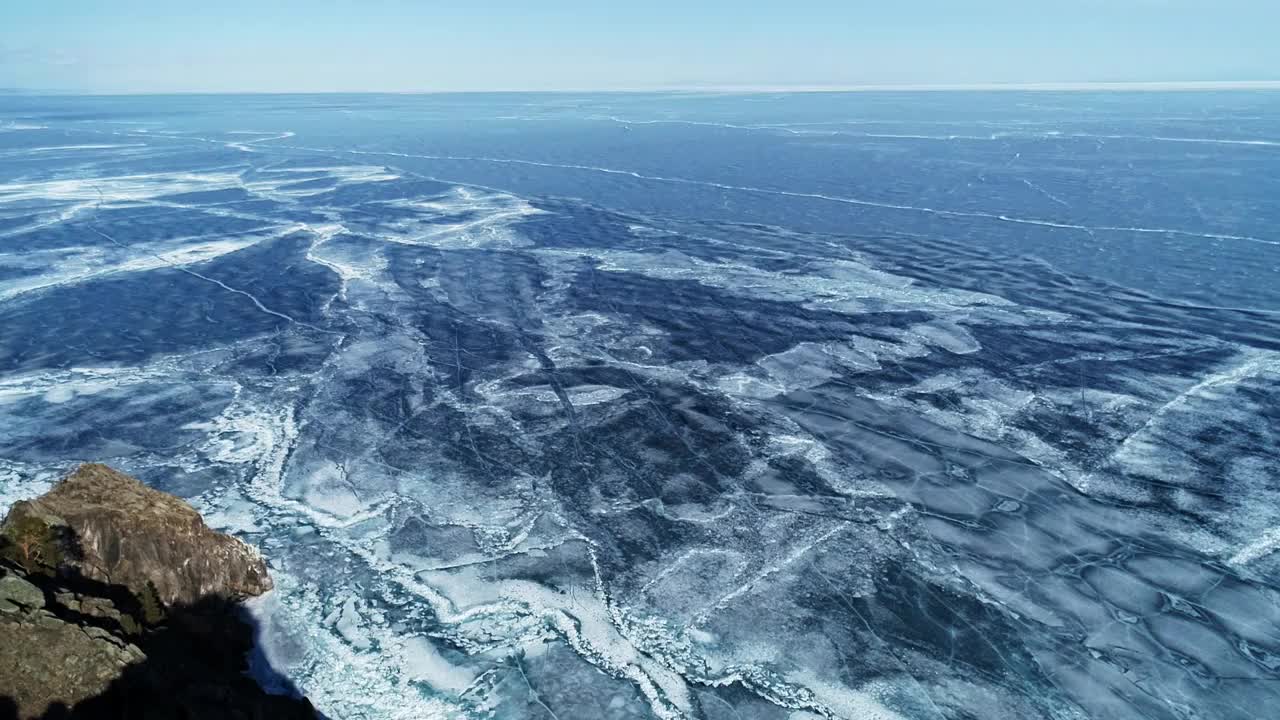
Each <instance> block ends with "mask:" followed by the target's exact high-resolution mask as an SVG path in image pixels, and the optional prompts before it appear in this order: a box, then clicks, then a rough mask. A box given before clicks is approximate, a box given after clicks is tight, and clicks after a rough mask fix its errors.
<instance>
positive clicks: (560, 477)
mask: <svg viewBox="0 0 1280 720" xmlns="http://www.w3.org/2000/svg"><path fill="white" fill-rule="evenodd" d="M949 95H950V94H949ZM1048 99H1049V98H1048V96H1022V95H1012V94H1011V95H1008V96H1007V97H1006V96H981V97H979V96H969V95H965V94H954V95H950V96H949V97H940V96H934V95H918V96H911V97H910V102H908V101H907V100H904V98H903V97H890V96H880V95H876V94H863V95H860V96H858V97H846V96H842V95H835V96H822V97H818V96H812V97H811V96H767V97H766V96H758V97H757V96H734V95H727V96H707V97H692V96H691V97H671V96H657V95H655V96H639V95H637V96H634V97H612V96H611V97H595V96H583V97H581V98H577V99H575V100H574V101H573V102H572V103H568V102H559V101H552V100H550V99H548V98H537V97H518V98H517V97H515V96H512V97H505V96H504V97H491V98H489V97H486V98H478V97H477V98H467V99H458V98H431V97H417V96H406V97H395V98H391V97H386V98H377V100H376V101H375V100H373V99H359V100H357V99H351V98H331V99H329V100H326V101H325V102H331V103H332V106H329V105H325V104H324V103H321V102H320V101H318V100H316V99H315V98H301V97H299V98H267V97H263V98H250V99H240V100H239V101H237V102H241V103H244V104H243V105H235V104H228V105H221V103H231V102H232V101H230V100H208V99H205V100H196V99H169V100H167V101H166V102H171V103H177V105H176V106H175V107H176V108H177V110H174V109H173V108H166V110H165V112H164V113H157V112H156V111H155V106H154V105H152V104H150V103H152V102H154V101H151V100H147V99H138V98H134V99H117V100H112V101H107V100H103V99H97V100H90V99H74V98H20V97H16V98H14V97H5V98H3V99H0V158H3V162H0V428H3V430H4V432H3V433H0V509H3V508H6V507H8V505H10V504H12V503H13V502H14V501H16V500H18V499H20V498H23V497H28V496H30V495H33V494H36V493H38V492H40V491H42V490H43V489H45V488H47V487H48V486H49V484H50V483H51V482H53V481H54V480H55V479H56V478H57V477H58V475H59V474H60V473H61V472H63V471H65V470H66V469H67V468H68V467H69V466H70V465H71V464H72V463H74V462H77V461H81V460H103V461H107V462H111V463H113V464H116V465H118V466H120V467H121V468H122V469H124V470H126V471H129V472H132V473H135V474H137V475H139V476H140V477H142V478H143V479H144V480H146V481H148V482H151V483H154V484H156V485H158V486H160V487H162V488H164V489H166V490H169V491H171V492H176V493H178V494H180V495H182V496H184V497H186V498H188V499H189V500H190V501H191V502H192V503H193V504H194V505H195V506H196V507H198V508H199V509H200V510H201V511H202V513H204V515H205V516H206V518H207V519H208V520H209V522H210V523H211V524H213V525H215V526H216V527H219V528H222V529H224V530H227V531H231V532H235V533H237V534H240V535H242V536H244V537H245V538H246V539H248V540H250V541H252V542H254V543H256V544H257V545H259V546H260V547H261V548H262V549H263V552H264V554H265V556H266V557H267V558H268V559H269V561H270V563H271V571H272V574H273V577H274V578H275V579H276V584H277V589H276V591H275V592H274V593H272V594H270V595H269V596H267V597H265V598H261V599H259V600H256V601H254V602H253V603H252V606H251V611H252V612H253V613H254V615H255V617H256V618H257V619H258V620H259V622H260V625H261V637H260V643H259V652H258V655H257V656H256V657H255V659H254V671H255V673H256V674H257V675H258V676H259V677H261V678H264V679H267V680H270V679H271V678H273V677H276V676H275V675H274V673H279V674H280V676H282V677H283V678H285V679H286V680H287V681H288V682H289V683H291V684H293V685H296V687H297V688H298V689H299V690H301V691H302V692H305V693H306V694H307V695H308V696H309V697H311V698H312V700H313V701H314V702H315V703H316V705H317V706H318V707H319V708H320V709H321V710H322V711H324V712H325V713H326V714H327V715H328V716H329V717H333V718H369V719H370V720H373V719H378V718H459V719H471V718H477V719H478V718H503V719H506V718H536V719H538V720H568V719H569V718H609V719H613V718H680V719H682V720H692V719H698V720H730V719H732V720H746V719H750V720H815V719H816V718H842V719H855V718H856V719H858V720H861V719H863V718H893V719H895V720H896V719H898V718H964V717H1010V718H1015V717H1016V718H1022V717H1028V718H1029V717H1044V718H1058V719H1061V720H1068V719H1070V720H1075V719H1077V718H1084V717H1096V718H1161V719H1164V718H1169V719H1171V720H1172V719H1177V720H1188V719H1191V718H1196V719H1200V718H1205V719H1209V718H1214V719H1216V718H1252V717H1258V716H1259V715H1258V713H1259V712H1261V709H1263V708H1269V707H1272V706H1275V705H1277V704H1278V703H1280V694H1278V693H1280V689H1278V687H1280V686H1277V683H1276V680H1277V678H1278V677H1280V632H1278V631H1277V629H1276V628H1277V627H1280V595H1277V590H1276V587H1277V583H1278V582H1280V580H1278V576H1277V573H1280V520H1277V516H1276V513H1275V512H1274V508H1275V507H1276V506H1277V502H1278V499H1280V498H1278V496H1277V492H1278V488H1280V485H1278V484H1277V482H1276V480H1277V475H1276V470H1275V458H1276V457H1277V455H1280V436H1278V435H1277V432H1278V430H1277V428H1280V409H1278V408H1280V397H1278V396H1277V389H1276V388H1277V387H1280V384H1278V383H1280V359H1278V358H1280V354H1278V353H1280V294H1278V293H1277V289H1280V277H1278V276H1277V268H1280V255H1277V253H1278V252H1280V250H1277V249H1276V247H1277V246H1276V245H1275V244H1274V243H1276V242H1278V241H1280V240H1278V239H1277V238H1276V237H1275V234H1274V228H1275V227H1280V215H1277V213H1276V209H1275V208H1276V206H1275V204H1274V203H1273V202H1271V198H1272V197H1275V196H1280V185H1278V184H1277V183H1278V182H1280V173H1277V172H1276V171H1275V170H1276V163H1277V162H1278V161H1280V156H1276V155H1275V153H1274V149H1273V148H1272V146H1271V145H1269V144H1267V143H1268V142H1270V140H1268V138H1274V137H1277V136H1278V135H1280V131H1277V129H1276V128H1275V127H1274V118H1275V117H1277V116H1280V108H1277V107H1276V105H1275V101H1274V98H1271V97H1270V96H1264V95H1251V94H1240V95H1232V94H1225V95H1220V96H1215V98H1214V100H1213V102H1212V103H1210V104H1208V105H1205V104H1203V103H1205V102H1206V100H1205V99H1204V96H1198V95H1196V94H1186V95H1182V94H1180V95H1171V96H1164V95H1160V96H1155V95H1152V96H1144V97H1130V96H1127V95H1123V94H1117V95H1109V96H1106V97H1103V98H1100V97H1096V96H1090V95H1079V96H1070V97H1055V98H1053V102H1051V103H1048V104H1045V102H1046V101H1047V100H1048ZM1011 100H1013V102H1010V101H1011ZM85 103H88V104H89V105H84V104H85ZM93 103H106V104H104V105H102V106H101V107H96V109H95V110H94V111H95V112H101V113H102V114H103V115H102V119H93V118H95V117H98V116H97V115H92V114H86V113H87V112H88V109H90V107H91V106H92V104H93ZM201 103H211V104H210V105H203V104H201ZM366 103H367V104H369V105H370V106H369V107H368V108H365V107H364V104H366ZM1151 103H1154V105H1152V104H1151ZM213 107H218V108H221V109H220V110H219V111H217V112H213V111H211V108H213ZM356 109H359V110H360V113H361V114H359V115H353V114H351V113H349V112H347V111H352V110H356ZM71 116H74V117H82V116H83V117H85V118H86V119H84V120H83V121H81V120H76V121H71V120H67V119H66V117H71ZM624 128H625V129H624ZM516 130H518V131H519V132H516ZM1188 153H1195V154H1194V155H1190V154H1188ZM1208 168H1221V173H1219V174H1216V175H1214V176H1213V177H1214V182H1203V181H1201V179H1200V178H1202V176H1203V174H1204V173H1206V172H1208V171H1209V170H1208ZM1215 172H1217V171H1216V170H1215Z"/></svg>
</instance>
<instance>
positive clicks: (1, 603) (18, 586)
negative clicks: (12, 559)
mask: <svg viewBox="0 0 1280 720" xmlns="http://www.w3.org/2000/svg"><path fill="white" fill-rule="evenodd" d="M43 607H44V591H42V590H41V589H40V588H38V587H36V586H35V585H32V584H31V583H29V582H27V581H26V580H24V579H22V578H20V577H18V576H17V575H5V576H4V577H0V612H18V611H19V610H20V609H29V610H39V609H40V608H43Z"/></svg>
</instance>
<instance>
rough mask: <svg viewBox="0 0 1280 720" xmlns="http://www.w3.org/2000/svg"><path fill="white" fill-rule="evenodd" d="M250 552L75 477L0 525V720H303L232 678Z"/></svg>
mask: <svg viewBox="0 0 1280 720" xmlns="http://www.w3.org/2000/svg"><path fill="white" fill-rule="evenodd" d="M270 589H271V578H270V576H269V575H268V573H267V569H266V565H265V563H264V562H263V560H262V557H261V556H260V555H259V554H258V552H257V551H256V550H255V549H254V548H252V547H251V546H249V545H246V544H245V543H243V542H241V541H240V540H238V539H236V538H233V537H231V536H228V535H224V534H222V533H219V532H216V531H214V530H212V529H211V528H209V527H208V526H207V525H205V523H204V521H203V519H201V517H200V515H199V513H197V512H196V511H195V510H194V509H193V508H192V507H191V506H190V505H188V504H187V503H185V502H183V501H182V500H180V499H178V498H176V497H173V496H171V495H168V494H166V493H162V492H160V491H158V490H154V489H152V488H150V487H147V486H146V485H143V484H142V483H141V482H139V481H137V480H135V479H133V478H131V477H129V476H128V475H124V474H122V473H119V472H116V471H115V470H112V469H111V468H109V467H106V466H104V465H83V466H81V467H80V468H79V469H77V470H76V471H75V472H73V473H72V474H71V475H69V476H67V477H66V478H65V479H63V480H62V481H61V482H59V483H58V484H57V485H56V486H54V488H53V489H52V490H50V491H49V492H48V493H46V494H45V495H43V496H41V497H39V498H35V499H33V500H29V501H21V502H18V503H15V504H14V506H13V508H12V509H11V510H10V511H9V514H8V516H7V517H6V518H5V520H4V522H3V524H0V638H3V641H2V642H0V720H8V719H9V718H23V719H25V718H48V719H50V720H52V718H67V717H70V718H89V717H93V718H106V717H119V718H126V717H129V718H134V717H145V718H179V717H181V718H192V719H198V718H245V719H246V720H248V719H250V718H284V719H289V718H314V717H317V716H316V713H315V711H314V710H313V709H312V707H311V704H310V703H309V702H308V701H307V700H306V699H305V698H301V697H288V696H277V695H269V694H267V693H266V692H265V691H263V690H262V688H261V687H260V686H259V685H258V684H257V683H256V682H254V681H253V680H252V679H250V678H249V677H248V676H247V675H245V670H246V669H247V667H248V659H247V658H248V653H249V651H250V650H251V649H252V647H253V640H254V629H253V627H252V626H251V624H250V623H249V622H248V621H247V620H246V618H245V615H244V613H243V612H242V611H241V609H240V607H239V604H238V603H239V601H240V600H242V599H244V598H247V597H251V596H255V595H260V594H262V593H263V592H266V591H267V590H270Z"/></svg>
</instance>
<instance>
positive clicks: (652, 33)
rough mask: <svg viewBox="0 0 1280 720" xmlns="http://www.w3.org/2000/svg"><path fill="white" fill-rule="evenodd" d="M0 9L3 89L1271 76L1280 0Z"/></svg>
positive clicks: (1279, 58) (225, 1)
mask: <svg viewBox="0 0 1280 720" xmlns="http://www.w3.org/2000/svg"><path fill="white" fill-rule="evenodd" d="M0 2H3V6H4V7H3V8H2V9H0V88H4V87H8V88H40V89H58V90H77V91H109V92H165V91H328V90H371V91H372V90H491V89H528V90H548V89H586V88H598V89H624V88H656V87H694V86H701V87H705V86H818V85H863V84H921V83H927V84H966V83H989V82H1001V83H1005V82H1013V83H1029V82H1078V81H1198V80H1214V81H1220V80H1274V79H1280V39H1278V38H1280V0H875V1H874V2H872V1H865V0H770V1H769V2H753V1H752V0H737V1H730V0H598V1H594V2H588V1H587V0H541V1H539V0H529V1H526V2H521V1H518V0H499V1H496V2H494V1H490V2H485V1H484V0H475V1H473V2H450V3H444V2H435V1H433V0H419V1H417V2H412V1H411V0H346V1H342V2H339V1H338V0H305V1H304V0H204V1H202V2H190V1H188V0H110V1H105V0H0Z"/></svg>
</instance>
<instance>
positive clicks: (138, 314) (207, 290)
mask: <svg viewBox="0 0 1280 720" xmlns="http://www.w3.org/2000/svg"><path fill="white" fill-rule="evenodd" d="M308 247H309V241H308V240H307V239H306V238H304V237H300V236H290V237H286V238H281V239H278V240H274V241H267V242H263V243H261V244H259V245H256V246H252V247H250V248H246V249H244V250H241V251H238V252H235V253H231V254H229V255H224V256H222V257H219V258H217V259H215V260H213V261H210V262H208V263H203V264H200V265H194V266H192V267H191V268H189V270H190V272H186V271H184V270H181V269H177V268H163V269H159V270H153V271H150V272H145V273H132V274H127V275H121V276H113V277H105V278H101V279H97V280H90V281H86V282H83V283H78V284H74V285H63V286H58V287H54V288H50V289H48V290H46V291H43V292H41V293H39V294H37V295H32V296H29V297H23V298H21V299H19V300H15V301H12V302H9V303H5V304H0V368H2V369H4V370H6V371H17V370H34V369H39V368H54V367H66V366H68V365H72V364H122V363H126V364H139V363H142V362H145V361H146V360H147V359H149V358H152V357H155V356H157V355H166V354H171V353H180V352H186V351H190V350H193V349H197V348H203V347H213V346H220V345H225V344H227V343H232V342H236V341H238V340H241V339H244V338H248V337H252V336H255V335H259V334H263V333H272V332H281V331H286V330H295V331H299V332H305V333H309V332H315V331H314V330H310V329H307V328H304V327H302V326H301V325H299V324H298V323H307V324H310V325H317V324H326V323H327V321H326V319H325V318H324V317H323V316H322V315H321V312H320V309H321V306H322V305H323V304H324V303H325V302H326V301H328V300H329V299H330V298H331V297H332V296H333V295H334V294H335V293H336V292H337V290H338V279H337V277H336V276H335V275H334V274H333V273H332V272H330V271H329V270H328V269H326V268H323V267H321V266H319V265H316V264H314V263H311V262H307V261H306V260H305V259H304V258H303V255H304V254H305V253H306V250H307V248H308ZM193 272H194V273H199V274H201V275H204V276H206V277H208V278H211V280H205V279H202V278H199V277H196V276H195V275H193V274H191V273H193ZM212 280H217V281H220V282H222V283H224V284H226V285H227V286H228V287H230V288H234V289H236V290H240V291H243V292H245V293H249V294H251V295H253V296H254V297H256V298H257V301H258V302H260V303H261V304H262V305H263V307H265V308H267V309H269V310H272V311H274V312H277V313H281V314H282V315H288V316H291V317H292V318H293V319H294V320H295V321H297V322H291V321H290V320H289V319H287V318H285V317H280V316H278V315H273V314H270V313H268V312H264V311H263V310H262V309H260V308H258V307H257V305H256V304H255V303H254V301H253V299H252V298H250V297H247V296H246V295H242V294H239V293H236V292H233V291H231V290H227V289H225V288H223V287H221V286H219V285H218V284H217V283H215V282H212Z"/></svg>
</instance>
